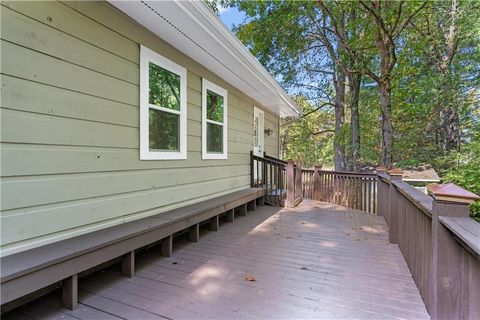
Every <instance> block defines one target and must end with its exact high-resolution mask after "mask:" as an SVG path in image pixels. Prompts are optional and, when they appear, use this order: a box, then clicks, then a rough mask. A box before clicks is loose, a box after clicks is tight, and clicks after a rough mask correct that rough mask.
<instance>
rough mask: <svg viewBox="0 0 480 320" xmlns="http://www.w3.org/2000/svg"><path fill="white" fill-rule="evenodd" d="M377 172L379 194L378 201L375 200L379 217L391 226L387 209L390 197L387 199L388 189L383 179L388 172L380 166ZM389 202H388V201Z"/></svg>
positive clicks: (376, 169)
mask: <svg viewBox="0 0 480 320" xmlns="http://www.w3.org/2000/svg"><path fill="white" fill-rule="evenodd" d="M375 171H376V172H377V194H376V197H377V199H374V201H377V215H380V216H382V217H383V218H384V219H385V222H387V225H388V224H389V221H388V216H387V214H388V212H386V211H387V209H388V207H387V206H386V205H387V204H388V202H387V201H388V197H387V192H388V191H387V190H386V189H387V188H386V186H385V183H384V182H383V181H382V179H381V177H380V176H381V175H384V174H385V172H386V168H385V167H384V166H378V167H376V168H375ZM386 200H387V201H386Z"/></svg>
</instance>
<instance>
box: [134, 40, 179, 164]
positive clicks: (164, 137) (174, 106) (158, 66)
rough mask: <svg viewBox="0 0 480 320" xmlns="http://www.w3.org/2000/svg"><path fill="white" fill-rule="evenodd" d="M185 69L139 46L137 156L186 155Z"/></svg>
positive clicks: (165, 156) (164, 156)
mask: <svg viewBox="0 0 480 320" xmlns="http://www.w3.org/2000/svg"><path fill="white" fill-rule="evenodd" d="M186 90H187V70H186V69H185V68H183V67H182V66H179V65H178V64H176V63H174V62H172V61H170V60H168V59H167V58H165V57H163V56H161V55H159V54H158V53H156V52H153V51H152V50H150V49H147V48H145V47H143V46H141V47H140V159H142V160H162V159H163V160H168V159H186V158H187V91H186Z"/></svg>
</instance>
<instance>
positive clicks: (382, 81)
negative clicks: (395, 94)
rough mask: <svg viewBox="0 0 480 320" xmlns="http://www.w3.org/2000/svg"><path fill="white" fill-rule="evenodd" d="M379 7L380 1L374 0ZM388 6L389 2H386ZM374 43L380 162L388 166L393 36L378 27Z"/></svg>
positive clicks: (390, 144)
mask: <svg viewBox="0 0 480 320" xmlns="http://www.w3.org/2000/svg"><path fill="white" fill-rule="evenodd" d="M374 4H375V5H376V6H377V8H379V6H380V2H374ZM384 5H385V6H390V5H391V2H386V3H385V4H384ZM375 45H376V47H377V49H378V51H379V53H380V77H378V78H377V79H376V82H377V84H378V88H379V91H380V110H381V112H382V120H381V121H382V142H381V147H382V154H381V164H382V165H384V166H386V167H390V166H391V164H392V160H393V149H392V148H393V125H392V99H391V89H392V77H391V72H392V70H393V67H394V66H395V64H396V62H397V58H396V55H395V43H394V42H393V38H392V37H391V36H390V35H388V34H387V33H385V31H384V30H382V28H378V30H377V35H376V41H375Z"/></svg>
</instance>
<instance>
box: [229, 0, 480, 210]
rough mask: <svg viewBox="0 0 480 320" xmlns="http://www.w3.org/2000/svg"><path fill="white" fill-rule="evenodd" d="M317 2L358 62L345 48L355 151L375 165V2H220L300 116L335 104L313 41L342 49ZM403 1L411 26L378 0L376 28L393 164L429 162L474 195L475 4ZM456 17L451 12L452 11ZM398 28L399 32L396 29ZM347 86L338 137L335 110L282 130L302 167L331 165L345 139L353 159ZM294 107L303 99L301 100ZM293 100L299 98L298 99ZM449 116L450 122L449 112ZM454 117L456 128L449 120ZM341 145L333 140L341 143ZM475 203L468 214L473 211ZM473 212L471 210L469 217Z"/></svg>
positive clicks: (328, 67)
mask: <svg viewBox="0 0 480 320" xmlns="http://www.w3.org/2000/svg"><path fill="white" fill-rule="evenodd" d="M320 3H323V4H325V6H326V7H328V8H329V9H330V10H331V16H332V17H336V19H337V20H338V21H340V19H341V17H348V19H345V20H344V22H345V25H344V28H345V29H346V30H347V32H346V34H347V35H348V45H349V46H350V50H352V51H354V52H355V54H357V55H358V56H359V57H360V58H361V59H360V60H362V61H363V65H361V64H359V63H358V61H351V60H349V59H350V57H349V55H348V54H347V50H345V51H343V52H342V53H341V54H340V55H339V56H338V59H341V60H342V61H347V62H352V64H351V65H350V67H351V68H354V69H357V70H359V72H361V73H362V82H361V83H362V85H361V90H360V103H359V112H360V128H361V131H360V136H361V137H360V138H361V139H360V140H361V146H360V149H361V150H360V151H361V152H360V153H361V161H362V162H364V163H378V160H379V158H380V153H381V145H380V141H381V139H380V138H381V134H382V132H381V123H382V114H381V112H380V110H379V109H380V108H379V105H380V101H379V94H378V92H379V90H378V89H379V88H378V81H372V80H371V76H367V72H366V71H365V70H366V69H369V70H370V71H371V72H373V73H375V74H377V75H378V74H380V72H379V71H380V67H381V65H380V55H379V52H378V50H376V40H377V39H376V36H377V33H378V31H379V29H378V28H377V26H374V25H372V22H371V21H372V20H371V18H372V16H371V13H369V12H368V10H367V9H366V8H367V7H370V8H372V5H373V4H372V2H370V1H365V2H364V3H366V4H367V6H362V5H361V4H360V2H352V1H329V0H323V1H322V0H320V1H311V2H304V1H241V0H231V1H227V0H225V1H223V4H224V5H234V6H236V7H237V8H238V9H239V10H242V11H243V12H244V13H246V15H247V19H246V21H245V23H243V24H241V25H239V26H237V28H236V33H237V36H238V37H239V38H240V39H241V40H242V41H243V42H244V43H245V44H246V46H247V47H248V48H249V49H250V50H251V51H252V53H253V54H254V55H255V56H256V57H257V58H258V59H259V61H260V62H261V63H262V64H263V65H264V66H266V68H267V69H268V70H269V71H270V73H271V74H272V75H274V76H275V77H276V78H277V79H278V80H279V81H280V82H281V84H282V85H283V86H284V88H285V89H286V90H287V91H289V92H290V93H291V94H292V95H297V96H302V97H303V98H302V99H301V100H300V101H299V102H298V103H299V104H300V105H301V108H302V109H303V111H304V112H305V113H307V112H309V111H311V110H313V108H314V107H313V106H320V105H321V104H322V103H324V102H332V101H334V99H335V96H334V93H335V91H334V90H333V88H334V78H333V77H332V74H333V73H332V71H333V70H334V67H335V65H334V63H333V62H332V61H331V60H330V57H329V54H328V47H326V46H325V45H323V44H322V42H319V41H318V37H319V35H322V33H324V35H325V36H326V37H327V38H328V40H329V41H330V43H333V44H334V45H335V46H338V43H339V42H337V39H335V34H334V33H333V31H331V28H328V26H329V23H331V20H330V18H329V17H328V16H324V15H323V14H322V10H321V9H320ZM452 3H454V2H452V1H449V0H441V1H432V2H423V1H408V2H405V3H403V7H402V10H401V11H402V17H408V16H410V15H411V14H412V13H414V12H415V11H416V10H417V9H419V8H420V6H423V5H424V4H425V5H424V6H423V7H422V8H421V11H420V12H419V13H418V15H415V17H414V18H413V19H411V20H408V19H405V20H403V18H402V19H401V20H399V21H396V19H397V16H396V15H395V14H393V13H394V12H395V9H396V8H398V6H399V2H395V1H381V2H380V4H379V6H380V7H381V9H379V10H380V11H377V12H380V15H381V17H380V20H383V21H385V26H384V28H386V29H387V30H386V31H387V33H388V32H389V31H391V30H393V29H396V30H398V32H394V41H395V46H396V50H395V57H396V59H397V63H396V66H395V68H394V69H393V71H392V72H391V74H390V75H389V77H391V99H392V122H393V129H394V133H393V134H394V145H393V161H394V162H397V163H398V165H399V166H402V167H408V166H414V165H417V164H430V165H432V166H433V167H434V168H435V170H436V171H437V172H438V173H439V174H440V176H441V177H442V178H443V180H444V181H445V182H454V183H456V184H458V185H460V186H462V187H463V188H465V189H467V190H470V191H472V192H475V193H478V194H480V174H479V172H480V169H479V168H480V163H479V161H480V160H479V159H480V142H479V141H480V139H479V130H480V129H479V128H480V112H479V110H480V89H479V88H480V2H478V1H465V0H458V1H456V7H455V8H454V9H455V10H452ZM452 12H454V14H453V13H452ZM404 22H408V23H405V24H403V25H402V28H398V26H399V25H400V24H402V23H404ZM349 93H350V92H349V88H348V86H347V99H346V103H347V108H346V114H345V119H346V122H345V126H344V128H343V129H342V130H341V133H340V134H339V135H338V136H337V137H333V136H332V134H331V133H330V132H328V131H327V132H324V133H322V134H316V135H314V134H312V133H315V132H319V131H322V130H323V131H324V130H325V129H330V130H331V129H333V127H334V114H333V110H331V108H330V109H328V108H321V109H320V110H319V111H317V112H316V113H314V114H311V115H309V116H307V117H305V118H302V119H300V120H299V121H297V122H295V123H294V124H291V121H290V120H286V121H284V124H286V123H288V124H289V125H288V126H286V127H284V128H283V129H282V147H283V154H284V156H285V157H288V158H297V157H298V156H300V157H301V158H303V160H304V162H305V163H307V164H308V165H312V164H314V163H319V162H323V163H324V164H325V165H330V164H331V161H332V158H333V141H334V140H335V139H338V140H341V141H345V143H346V150H347V154H349V153H351V149H352V148H351V141H350V128H349V117H350V114H349V109H348V103H349V97H348V95H349ZM299 99H300V98H299ZM297 101H298V100H297ZM447 111H448V112H450V111H451V112H452V114H453V117H452V118H451V119H449V118H448V117H446V116H445V114H446V112H447ZM452 119H453V120H452ZM447 120H448V121H452V124H454V125H455V126H456V127H457V129H458V131H457V132H460V147H459V148H458V150H456V149H457V147H455V148H453V149H452V148H451V147H449V146H448V145H447V143H446V141H447V137H446V134H447V133H446V130H447V129H449V128H451V127H450V126H449V123H448V121H447ZM338 140H337V141H338ZM479 206H480V205H478V204H475V205H474V206H473V207H472V208H474V209H472V210H478V207H479ZM475 208H477V209H475Z"/></svg>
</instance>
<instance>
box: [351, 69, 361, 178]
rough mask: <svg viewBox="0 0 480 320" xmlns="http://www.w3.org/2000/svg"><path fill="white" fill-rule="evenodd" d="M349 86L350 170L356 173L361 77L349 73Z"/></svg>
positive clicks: (358, 158) (358, 148) (357, 74)
mask: <svg viewBox="0 0 480 320" xmlns="http://www.w3.org/2000/svg"><path fill="white" fill-rule="evenodd" d="M348 78H349V84H350V94H351V101H350V127H351V131H352V169H353V171H358V169H359V168H358V166H359V162H360V157H361V155H360V114H359V112H358V104H359V102H360V84H361V80H362V76H361V74H360V73H357V72H350V73H349V77H348Z"/></svg>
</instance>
